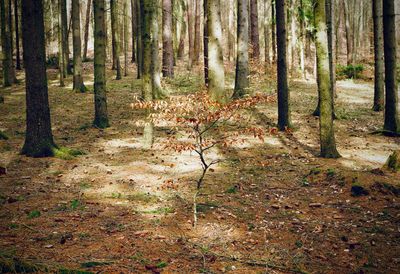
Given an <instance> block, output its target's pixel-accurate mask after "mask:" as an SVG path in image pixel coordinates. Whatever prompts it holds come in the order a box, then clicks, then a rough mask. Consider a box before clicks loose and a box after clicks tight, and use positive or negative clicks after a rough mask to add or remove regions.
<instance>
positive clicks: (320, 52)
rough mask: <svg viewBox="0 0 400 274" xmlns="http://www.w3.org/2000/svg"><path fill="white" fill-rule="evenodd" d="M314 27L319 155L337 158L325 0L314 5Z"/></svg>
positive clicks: (320, 0) (319, 0)
mask: <svg viewBox="0 0 400 274" xmlns="http://www.w3.org/2000/svg"><path fill="white" fill-rule="evenodd" d="M314 20H315V27H316V35H315V37H316V38H315V47H316V54H317V75H318V76H317V81H318V94H319V101H320V116H319V122H320V142H321V157H324V158H338V157H340V155H339V153H338V152H337V150H336V142H335V132H334V127H333V108H332V105H333V104H332V101H333V94H332V92H331V79H330V70H329V47H328V35H327V29H326V13H325V0H318V1H316V3H315V6H314Z"/></svg>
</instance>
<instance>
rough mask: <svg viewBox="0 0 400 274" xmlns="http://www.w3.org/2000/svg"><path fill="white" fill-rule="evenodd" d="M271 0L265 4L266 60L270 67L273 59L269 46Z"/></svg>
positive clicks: (267, 0) (266, 0)
mask: <svg viewBox="0 0 400 274" xmlns="http://www.w3.org/2000/svg"><path fill="white" fill-rule="evenodd" d="M270 3H271V2H270V1H269V0H265V2H264V44H265V46H264V59H265V64H266V65H269V64H270V63H271V57H270V44H269V39H270V34H269V32H270V18H269V15H270V9H271V5H270Z"/></svg>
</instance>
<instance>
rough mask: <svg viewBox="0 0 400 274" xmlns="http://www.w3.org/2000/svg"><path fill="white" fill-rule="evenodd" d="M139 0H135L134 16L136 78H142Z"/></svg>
mask: <svg viewBox="0 0 400 274" xmlns="http://www.w3.org/2000/svg"><path fill="white" fill-rule="evenodd" d="M139 1H140V0H135V15H136V16H135V17H136V57H137V62H136V67H137V77H136V78H137V79H141V78H142V72H143V42H142V28H143V26H142V11H141V5H140V3H139Z"/></svg>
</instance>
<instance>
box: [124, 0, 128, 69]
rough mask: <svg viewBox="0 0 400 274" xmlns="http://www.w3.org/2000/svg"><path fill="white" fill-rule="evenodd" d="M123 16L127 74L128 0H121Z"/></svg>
mask: <svg viewBox="0 0 400 274" xmlns="http://www.w3.org/2000/svg"><path fill="white" fill-rule="evenodd" d="M123 16H124V18H123V19H124V20H123V21H124V22H123V26H124V29H123V35H124V39H123V41H124V76H125V77H126V76H128V44H129V40H128V35H129V31H128V25H129V20H128V0H123Z"/></svg>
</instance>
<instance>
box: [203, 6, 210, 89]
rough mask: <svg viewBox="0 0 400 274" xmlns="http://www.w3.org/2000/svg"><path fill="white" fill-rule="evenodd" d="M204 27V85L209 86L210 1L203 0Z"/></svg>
mask: <svg viewBox="0 0 400 274" xmlns="http://www.w3.org/2000/svg"><path fill="white" fill-rule="evenodd" d="M203 1H204V2H203V9H204V26H203V50H204V84H205V85H206V86H208V82H209V81H208V16H207V6H208V0H203Z"/></svg>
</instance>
